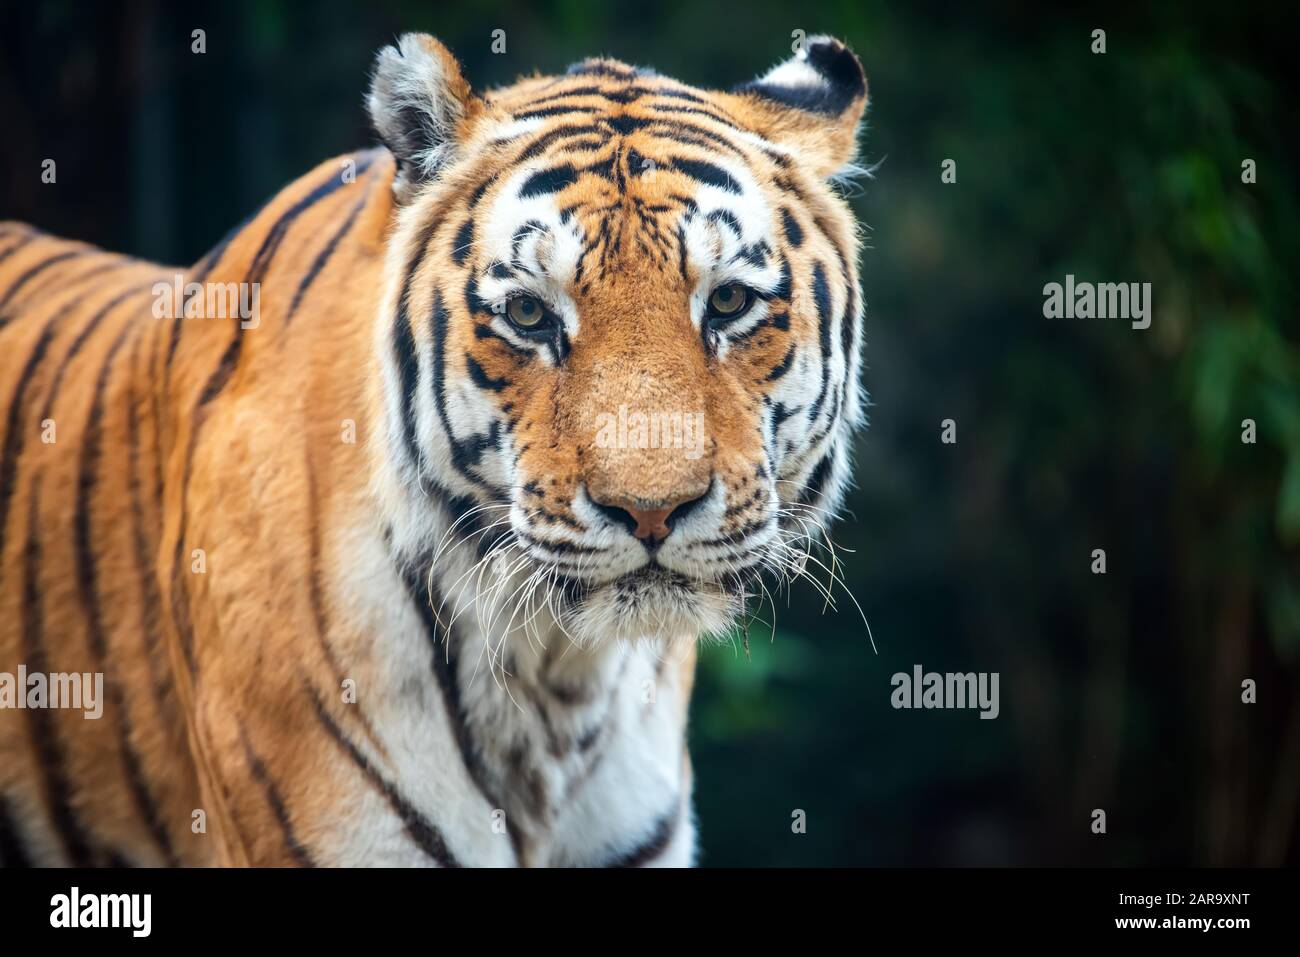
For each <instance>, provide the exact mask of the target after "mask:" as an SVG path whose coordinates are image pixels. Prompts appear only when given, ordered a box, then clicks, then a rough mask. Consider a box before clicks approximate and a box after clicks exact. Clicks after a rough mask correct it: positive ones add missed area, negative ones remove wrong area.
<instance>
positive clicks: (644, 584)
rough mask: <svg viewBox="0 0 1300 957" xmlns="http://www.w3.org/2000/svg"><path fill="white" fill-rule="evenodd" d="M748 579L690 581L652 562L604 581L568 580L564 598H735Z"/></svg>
mask: <svg viewBox="0 0 1300 957" xmlns="http://www.w3.org/2000/svg"><path fill="white" fill-rule="evenodd" d="M747 581H748V579H747V578H746V576H744V575H743V574H740V573H737V572H724V573H722V574H720V575H718V576H716V577H709V578H693V577H691V576H689V575H684V574H682V573H681V572H678V571H674V570H673V569H671V568H666V567H664V566H663V565H661V564H659V563H658V562H656V561H651V562H649V563H648V564H645V565H642V566H641V567H640V568H637V569H634V570H632V571H630V572H626V573H624V574H622V575H620V576H618V577H617V578H613V579H610V580H609V581H605V582H581V581H570V582H569V583H568V584H567V588H566V592H567V594H566V597H567V598H568V599H569V600H570V601H571V602H573V603H575V604H580V603H581V602H583V601H584V600H585V599H587V598H589V597H590V596H591V595H592V594H594V593H595V592H597V591H601V590H606V589H607V590H610V591H612V592H614V594H615V595H616V596H617V597H618V598H619V599H622V600H626V601H629V602H634V601H638V600H642V599H644V598H647V597H651V596H671V595H679V596H681V597H695V596H699V595H701V594H710V593H713V594H722V595H726V596H728V597H735V598H739V597H741V596H743V595H744V594H745V591H746V583H747Z"/></svg>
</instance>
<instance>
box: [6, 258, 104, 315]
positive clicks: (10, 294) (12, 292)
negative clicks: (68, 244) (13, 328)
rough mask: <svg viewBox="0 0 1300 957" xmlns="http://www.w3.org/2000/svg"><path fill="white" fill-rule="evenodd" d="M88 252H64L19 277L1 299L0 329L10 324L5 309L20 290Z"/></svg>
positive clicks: (39, 263)
mask: <svg viewBox="0 0 1300 957" xmlns="http://www.w3.org/2000/svg"><path fill="white" fill-rule="evenodd" d="M88 252H90V250H89V249H70V250H65V251H64V252H61V253H58V254H57V255H54V256H51V257H50V258H49V259H42V260H41V261H40V262H38V263H37V264H36V265H35V266H32V267H30V268H29V269H28V270H27V271H26V272H24V273H23V274H22V275H21V276H19V277H18V279H17V280H16V281H15V282H14V284H13V285H11V286H10V287H9V289H8V290H7V291H6V292H5V294H4V296H3V297H0V329H3V328H4V327H5V324H6V323H8V322H9V318H7V317H6V316H5V314H4V311H5V309H6V308H7V307H8V306H9V303H11V302H12V301H13V298H14V296H16V295H18V292H19V290H21V289H22V288H23V286H25V285H27V284H28V283H29V282H31V281H32V280H33V279H35V278H36V277H37V276H39V275H40V274H41V273H43V272H44V271H45V270H47V269H49V268H50V267H51V266H56V265H58V264H59V263H61V262H65V261H67V260H69V259H73V258H75V257H77V256H84V255H86V254H87V253H88Z"/></svg>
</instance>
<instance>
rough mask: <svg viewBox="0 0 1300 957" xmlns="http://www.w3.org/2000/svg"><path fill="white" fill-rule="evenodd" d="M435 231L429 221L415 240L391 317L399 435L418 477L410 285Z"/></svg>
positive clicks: (420, 462)
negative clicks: (399, 393) (399, 394)
mask: <svg viewBox="0 0 1300 957" xmlns="http://www.w3.org/2000/svg"><path fill="white" fill-rule="evenodd" d="M437 229H438V221H437V220H431V221H430V222H429V223H428V224H427V225H426V226H425V227H424V230H423V232H421V233H420V235H419V237H418V238H417V239H416V246H415V251H414V252H413V253H412V254H411V258H410V260H409V262H408V263H407V265H406V275H405V276H404V277H403V278H402V288H401V291H400V292H399V293H398V297H397V313H396V315H394V316H393V361H394V362H395V363H396V364H397V371H398V377H399V381H400V383H401V389H402V399H401V407H400V410H399V413H398V414H399V415H400V416H401V419H402V435H403V438H404V439H405V440H406V451H407V454H408V455H409V456H410V457H411V464H412V465H414V466H415V471H416V473H417V474H419V475H423V474H424V455H423V453H422V452H421V450H420V444H419V442H418V441H417V440H416V436H415V408H414V403H415V393H416V390H417V389H418V388H419V387H420V357H419V355H417V353H416V351H415V332H414V330H413V329H412V328H411V316H410V298H411V284H412V282H413V281H414V279H415V274H416V272H417V271H419V268H420V265H421V264H422V263H423V262H424V257H425V255H426V253H427V252H428V250H429V243H431V242H432V241H433V235H434V233H435V232H436V231H437Z"/></svg>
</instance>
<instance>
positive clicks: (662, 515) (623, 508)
mask: <svg viewBox="0 0 1300 957" xmlns="http://www.w3.org/2000/svg"><path fill="white" fill-rule="evenodd" d="M707 495H708V491H707V490H705V493H704V495H695V496H684V497H681V498H677V499H673V500H670V501H667V502H656V503H654V504H653V505H650V506H649V507H646V506H644V504H643V503H640V502H638V503H629V502H628V501H626V500H622V501H602V500H601V499H598V498H595V497H593V498H592V501H593V502H595V503H596V505H597V507H599V508H600V510H601V511H602V512H604V513H605V515H606V516H607V517H609V518H611V519H613V520H614V521H615V522H618V523H619V524H620V525H622V526H623V527H624V528H626V529H627V530H628V531H630V532H631V533H632V534H633V536H635V537H636V538H638V539H640V540H641V543H642V544H644V545H645V546H646V547H647V548H654V547H656V546H657V545H658V544H659V543H660V542H662V541H663V540H664V539H665V538H667V537H668V535H669V533H671V532H672V530H673V525H675V524H676V523H677V522H680V521H681V520H682V519H683V518H685V517H686V516H687V515H689V514H690V513H691V512H693V511H694V510H695V509H696V508H697V507H698V506H699V504H700V503H701V502H703V501H704V499H705V496H707Z"/></svg>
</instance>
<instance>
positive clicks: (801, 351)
mask: <svg viewBox="0 0 1300 957" xmlns="http://www.w3.org/2000/svg"><path fill="white" fill-rule="evenodd" d="M865 103H866V86H865V81H864V80H863V79H862V74H861V68H860V66H859V65H858V63H857V60H856V58H854V57H853V55H852V54H851V53H849V52H848V51H847V50H846V49H845V48H844V47H843V46H842V45H840V44H839V43H837V42H836V41H831V40H826V39H823V38H817V39H814V40H810V41H809V42H808V46H807V47H806V48H805V49H804V50H803V51H801V53H800V54H799V55H797V56H796V57H795V58H794V59H793V60H792V61H790V62H789V63H786V64H783V65H781V66H779V67H777V68H776V69H774V70H773V71H772V72H771V73H769V74H768V75H767V76H765V77H763V78H760V79H759V80H757V81H755V82H753V83H750V84H746V85H744V86H742V87H739V88H737V89H736V90H735V91H733V92H730V93H722V92H715V91H707V90H700V89H696V88H692V87H688V86H685V85H683V84H680V83H678V82H676V81H673V80H671V79H668V78H665V77H661V76H658V75H656V74H653V73H649V72H647V71H641V70H635V69H633V68H630V67H627V66H625V65H623V64H620V63H616V62H614V61H608V60H592V61H585V62H584V63H581V64H578V65H576V66H575V67H574V68H572V69H571V70H570V71H569V73H568V74H566V75H563V76H556V77H535V78H531V79H526V80H522V81H520V82H519V83H517V84H515V85H514V86H511V87H508V88H505V89H501V90H496V91H492V92H490V93H487V94H484V95H479V94H476V93H474V92H473V91H472V90H471V89H470V88H469V86H468V84H467V83H465V81H464V79H463V77H462V76H461V73H460V69H459V66H458V65H457V64H456V62H455V60H454V58H452V57H451V55H450V54H449V53H448V52H447V51H446V50H445V49H444V48H443V47H442V46H441V45H439V44H438V43H437V42H436V41H434V40H432V39H431V38H428V37H421V36H416V35H408V36H406V37H403V38H402V39H401V41H400V42H399V45H398V47H396V48H390V49H388V50H385V51H384V52H383V53H381V55H380V57H379V60H378V63H377V67H376V72H375V77H374V82H373V86H372V89H371V95H370V99H369V102H368V105H369V108H370V111H371V116H372V120H373V121H374V124H375V127H376V130H377V131H378V133H379V135H380V137H381V139H382V140H383V142H384V144H385V148H381V149H377V150H373V151H370V152H366V153H359V154H354V155H352V156H348V157H342V158H339V159H336V160H330V161H328V162H325V163H323V164H321V165H320V166H319V167H317V168H316V169H315V170H313V171H311V172H310V173H308V174H307V175H306V176H304V177H303V178H302V179H300V180H298V181H297V182H295V183H292V184H290V185H289V186H288V187H286V188H285V189H284V190H283V191H282V192H281V193H279V194H278V195H277V196H275V197H274V198H273V199H272V200H271V201H270V202H269V203H268V204H267V205H266V206H265V207H263V208H262V209H261V210H260V211H259V212H257V213H256V214H255V215H254V216H253V217H252V218H251V219H250V220H248V221H247V222H246V223H244V224H243V225H241V226H240V227H239V228H237V229H236V230H234V231H233V232H232V233H231V234H230V235H229V236H228V237H227V238H226V239H224V240H223V241H222V242H221V243H219V244H218V245H217V246H216V247H214V248H213V250H212V251H211V252H210V253H209V254H208V255H207V256H206V257H204V259H203V260H201V261H200V262H199V263H198V264H196V265H195V266H193V267H191V268H188V269H183V270H177V269H170V268H167V267H164V266H159V265H155V264H151V263H143V262H137V261H134V260H131V259H128V258H125V257H121V256H116V255H112V254H109V253H105V252H101V251H99V250H96V249H93V248H90V247H87V246H84V245H82V244H78V243H73V242H67V241H64V240H60V239H55V238H53V237H49V236H45V235H42V234H40V233H37V232H35V231H33V230H31V229H29V228H28V227H26V226H23V225H20V224H16V223H4V224H0V673H9V674H14V673H16V672H17V671H18V669H19V666H20V665H22V666H25V667H26V669H27V671H28V672H40V673H54V672H58V673H63V672H88V673H95V672H100V673H102V674H103V676H104V696H103V699H104V702H103V715H102V717H101V718H99V719H98V720H91V719H87V718H85V717H84V716H83V715H82V713H81V712H80V711H74V710H68V709H39V708H37V709H23V710H15V709H4V710H0V860H2V861H3V863H5V864H11V865H21V864H92V865H95V864H114V863H122V862H125V863H129V864H133V865H178V864H179V865H212V864H222V865H247V864H254V865H289V866H341V865H364V864H393V865H411V866H425V865H433V866H467V865H474V866H478V865H524V866H534V865H607V866H643V865H650V864H687V863H690V862H691V861H692V860H693V857H694V826H693V821H692V815H691V805H690V792H691V768H690V761H689V757H688V754H687V750H686V742H685V727H686V712H687V704H688V701H689V696H690V690H691V683H692V675H693V670H694V662H695V651H694V647H695V641H696V639H698V638H700V637H702V636H704V635H706V634H709V633H713V632H717V631H720V630H722V629H724V628H726V627H727V626H728V625H729V624H730V623H731V622H732V621H734V620H735V619H736V618H737V617H738V616H739V615H740V614H741V613H742V611H743V609H744V606H745V602H746V599H747V597H748V596H749V594H750V593H751V592H752V591H753V589H754V588H755V587H756V585H755V581H756V578H757V576H758V574H760V573H761V572H762V571H763V570H765V569H771V570H775V571H776V572H777V573H778V574H784V573H788V572H789V566H791V565H792V564H793V563H794V562H796V561H798V560H799V556H800V554H801V550H802V549H803V548H806V547H807V546H806V545H801V544H800V542H801V541H804V540H806V539H807V538H808V537H809V536H812V535H818V534H820V529H821V528H822V526H823V523H824V522H825V521H826V520H827V519H828V518H829V517H830V516H831V515H833V513H834V511H835V509H836V507H837V505H838V502H839V499H840V496H841V494H842V490H843V487H844V485H845V482H846V481H847V477H848V458H847V443H848V440H849V435H850V433H851V430H852V429H853V428H854V427H855V426H857V425H858V424H859V423H860V420H861V417H862V408H861V407H862V403H863V399H862V396H861V393H860V387H859V384H858V369H859V353H860V349H861V338H862V336H861V331H860V322H861V296H860V293H859V290H858V286H857V273H856V268H857V267H856V262H857V251H858V246H857V240H856V232H855V227H854V224H853V221H852V219H851V216H850V214H849V212H848V210H847V208H846V206H845V205H844V204H843V202H842V201H841V200H839V199H838V198H837V196H836V195H835V193H834V192H833V191H832V190H831V189H830V188H829V186H828V185H827V184H828V181H829V180H830V179H831V178H832V177H834V176H835V175H836V174H837V173H838V172H839V171H841V170H842V169H843V168H845V167H846V166H847V165H848V164H850V163H851V161H852V159H853V151H854V144H855V137H856V129H857V124H858V121H859V119H860V117H861V115H862V112H863V109H864V107H865ZM178 277H179V279H178ZM192 283H198V284H200V285H199V286H198V287H197V288H198V293H197V294H194V289H193V288H189V287H188V284H192ZM178 284H179V286H180V287H181V288H182V290H183V291H182V295H181V296H180V297H179V298H176V297H174V296H173V295H172V294H171V292H170V290H172V289H173V288H176V286H177V285H178ZM227 284H235V285H234V286H230V287H229V288H240V286H239V284H244V285H243V286H242V288H244V289H251V288H253V286H254V285H255V286H256V288H257V289H258V290H259V294H260V298H259V299H258V300H257V302H258V310H257V314H256V315H255V316H251V317H246V318H247V320H248V321H245V322H241V321H240V317H238V316H229V315H225V316H216V315H210V314H208V313H209V308H208V306H209V299H208V294H209V291H210V290H212V289H218V290H220V289H225V288H227ZM725 284H735V285H736V286H738V287H743V288H745V289H748V290H750V291H751V293H752V295H751V297H750V298H749V299H748V300H747V302H752V308H750V309H749V311H748V312H746V313H744V314H743V315H739V316H737V317H736V318H734V319H730V318H726V317H722V319H721V320H719V317H718V316H716V315H714V314H711V313H710V312H709V311H708V310H709V308H710V307H709V305H708V303H709V302H710V300H711V294H712V292H713V291H714V290H716V289H718V288H719V287H720V286H722V285H725ZM520 296H527V297H533V299H534V300H535V301H536V302H538V303H541V304H542V305H543V306H544V308H545V310H546V313H547V319H546V322H547V325H545V326H544V327H542V330H541V331H540V332H539V331H536V330H534V331H528V330H527V329H526V328H525V327H523V326H520V325H518V324H517V323H515V322H514V321H513V320H512V319H511V316H512V314H513V313H512V312H511V308H512V307H511V306H510V301H511V300H512V299H517V298H518V297H520ZM169 310H170V311H169ZM620 407H624V408H631V410H632V411H633V412H636V411H643V412H646V413H650V412H655V413H672V412H679V413H684V414H691V413H696V412H698V413H700V414H701V415H702V416H703V422H704V424H705V426H704V432H703V442H702V445H701V447H700V448H699V449H698V451H699V453H700V454H698V455H693V456H692V455H686V454H683V450H682V449H681V448H662V447H660V448H653V447H651V448H645V447H638V446H637V445H636V443H632V445H631V446H628V445H626V444H625V445H623V446H620V447H611V446H610V445H608V443H603V442H601V441H599V440H598V435H599V433H600V426H599V422H600V421H601V418H602V416H606V417H608V416H611V415H617V414H618V412H619V409H620ZM606 420H607V418H606ZM50 439H52V441H50ZM644 515H652V516H655V519H654V521H655V522H658V523H662V530H661V532H662V534H660V533H655V535H659V538H656V537H655V535H651V536H650V537H646V535H645V534H643V529H642V524H641V522H642V518H639V517H637V516H644ZM647 521H649V520H648V519H647ZM649 527H650V526H649V525H647V526H646V528H649ZM664 536H666V537H664ZM660 538H661V539H662V540H659V539H660Z"/></svg>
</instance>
